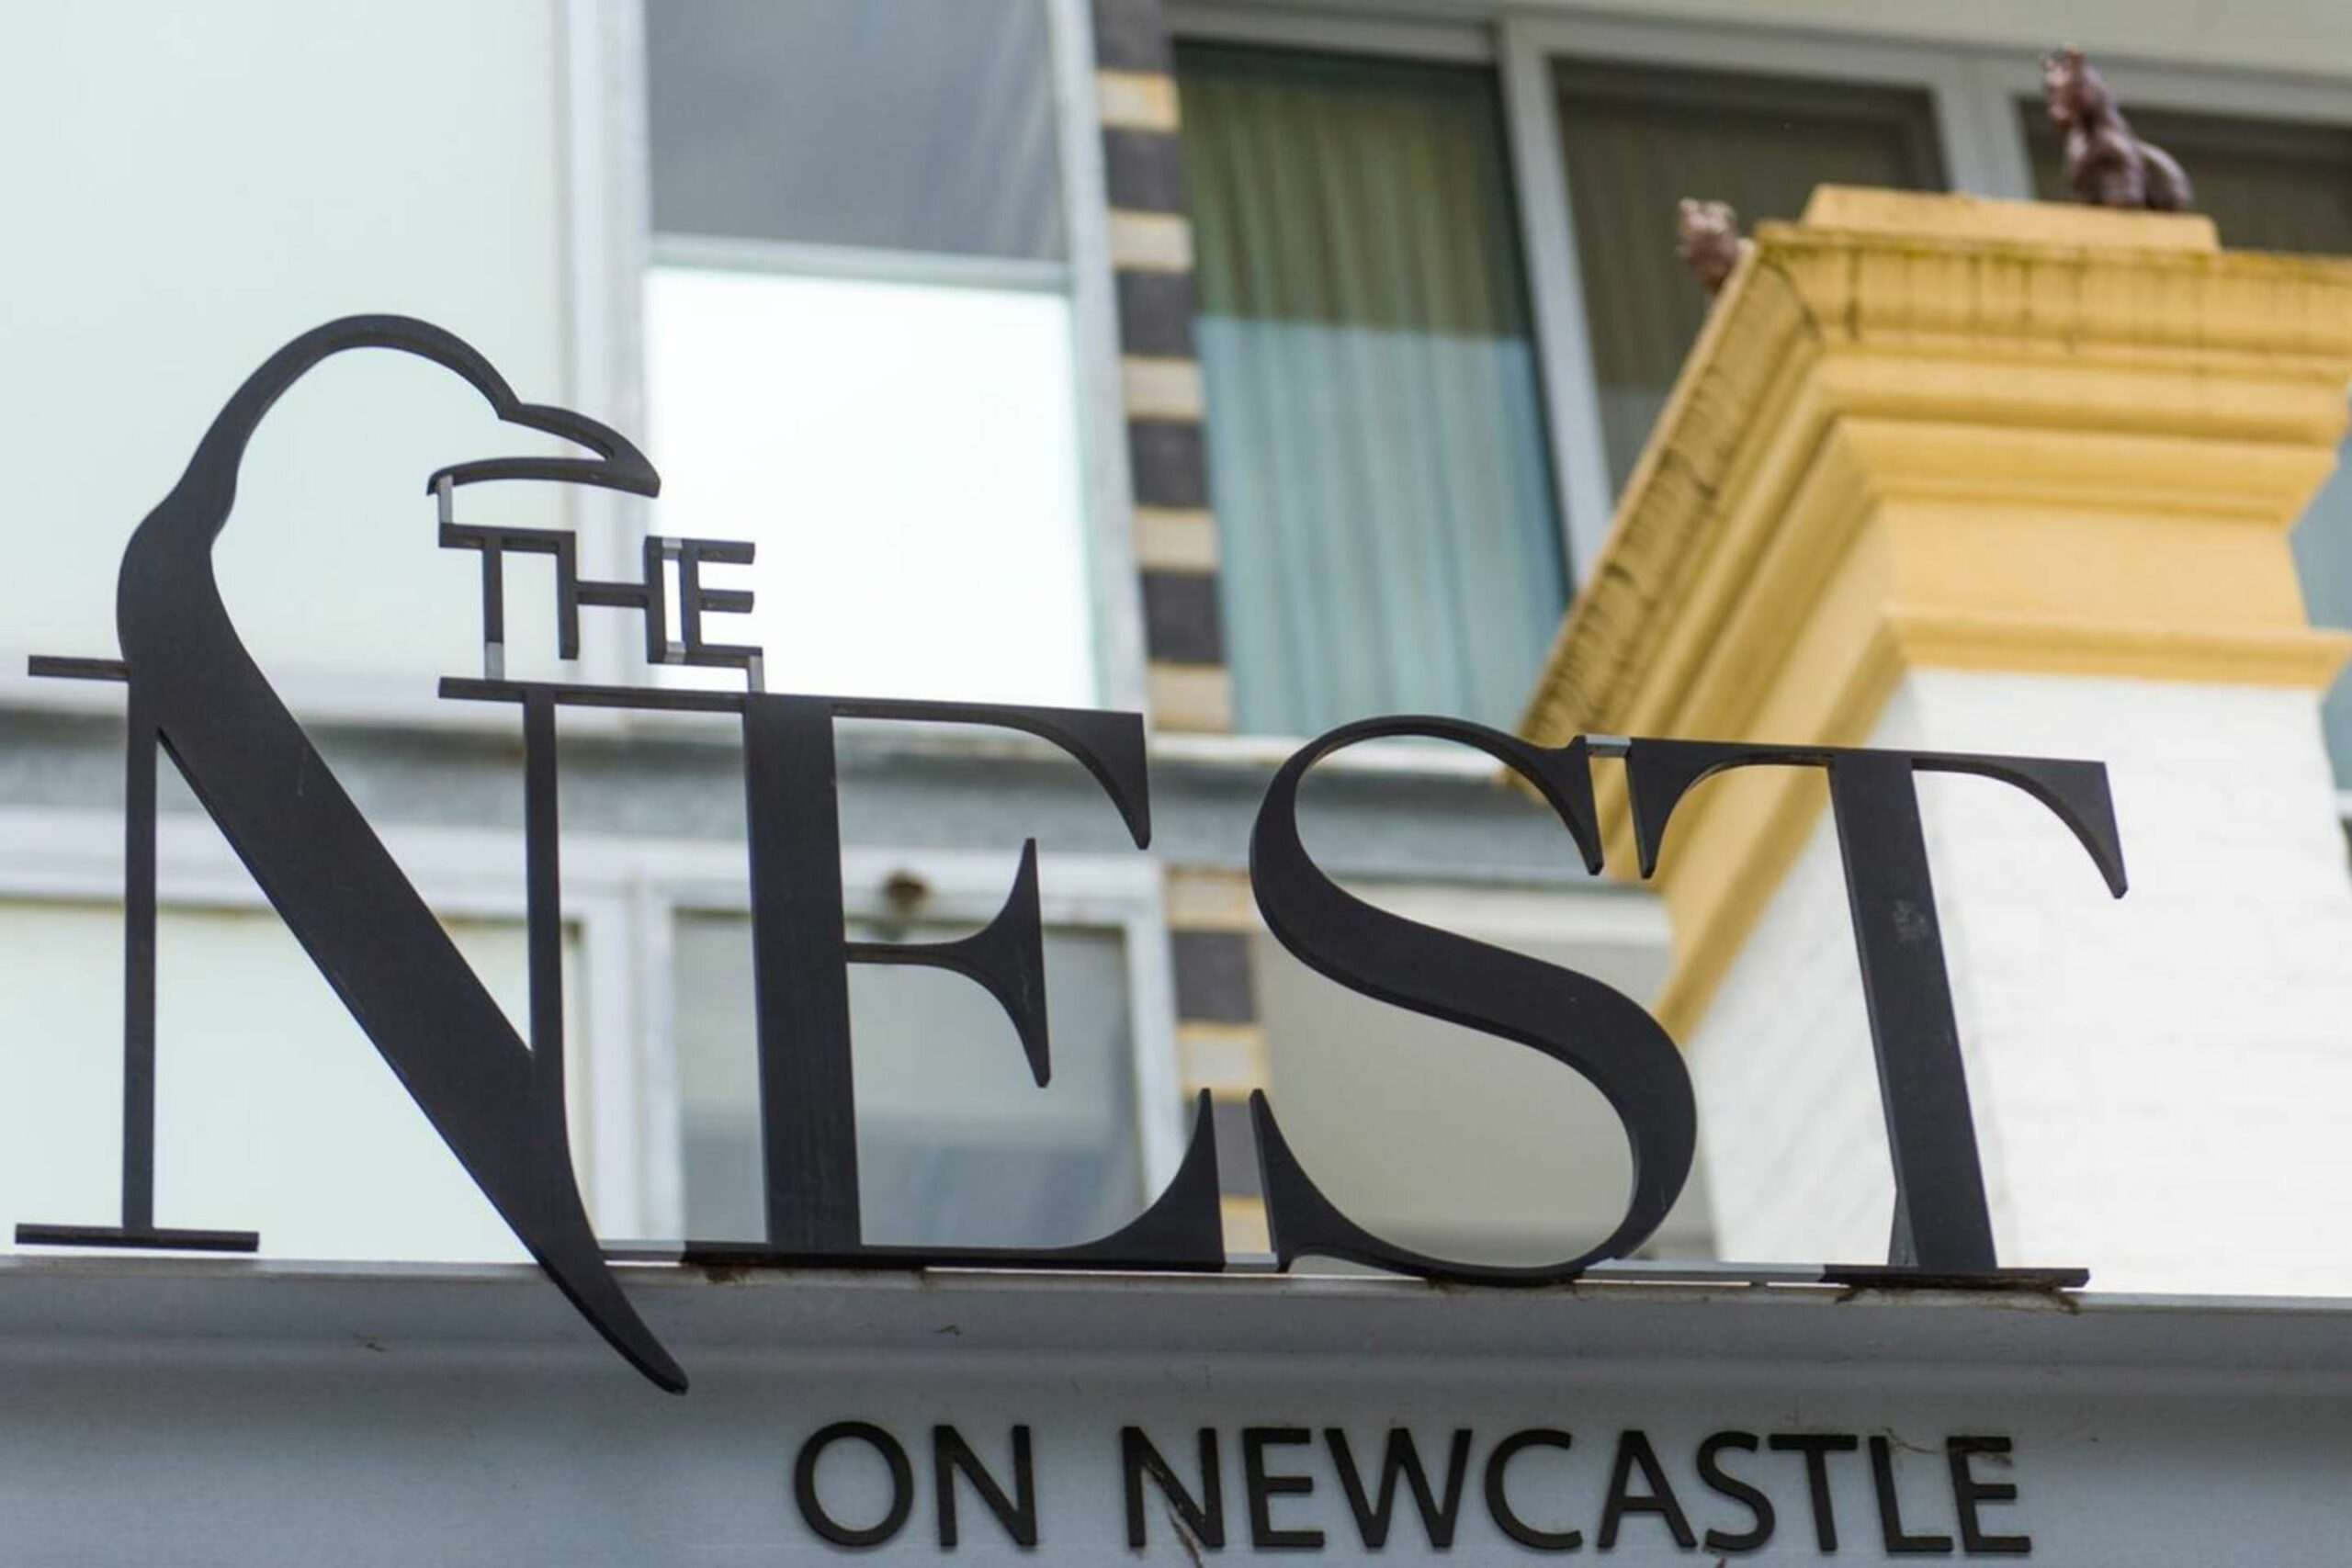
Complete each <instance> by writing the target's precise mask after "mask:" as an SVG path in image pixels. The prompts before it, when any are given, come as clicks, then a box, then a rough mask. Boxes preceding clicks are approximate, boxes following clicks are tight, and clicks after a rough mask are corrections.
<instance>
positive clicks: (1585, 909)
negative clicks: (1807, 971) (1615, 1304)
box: [1251, 882, 1714, 1265]
mask: <svg viewBox="0 0 2352 1568" xmlns="http://www.w3.org/2000/svg"><path fill="white" fill-rule="evenodd" d="M1350 891H1351V892H1353V893H1355V894H1356V895H1357V896H1358V897H1363V898H1367V899H1369V900H1371V901H1372V902H1373V903H1374V904H1376V905H1378V906H1380V907H1382V908H1386V909H1389V910H1391V911H1392V912H1394V913H1397V914H1400V915H1403V916H1405V917H1406V918H1408V919H1417V920H1420V921H1422V922H1424V923H1426V924H1431V925H1436V926H1440V927H1442V928H1443V929H1445V930H1448V931H1459V932H1461V933H1463V934H1464V935H1467V936H1470V937H1472V938H1475V939H1476V940H1477V941H1480V942H1490V943H1493V944H1495V945H1497V946H1499V947H1505V948H1510V949H1511V950H1513V951H1516V952H1520V953H1526V954H1528V955H1530V956H1532V957H1534V958H1538V959H1541V960H1543V961H1544V962H1545V963H1549V964H1565V965H1567V966H1570V967H1572V968H1575V969H1577V970H1579V971H1581V972H1583V973H1585V974H1588V975H1591V976H1596V977H1598V978H1600V979H1602V980H1604V981H1606V982H1607V983H1608V984H1610V985H1612V986H1615V987H1618V988H1619V989H1621V990H1623V991H1624V992H1625V993H1626V994H1627V995H1629V996H1636V997H1640V996H1648V995H1650V994H1651V993H1652V992H1653V991H1654V990H1655V989H1656V988H1657V985H1658V983H1659V982H1660V981H1661V980H1662V979H1663V978H1664V977H1665V969H1666V959H1667V942H1666V940H1665V936H1666V932H1665V931H1664V919H1663V914H1662V912H1661V911H1659V910H1658V909H1657V908H1656V907H1655V906H1648V907H1644V906H1641V905H1638V904H1635V903H1634V902H1632V901H1630V900H1629V901H1626V902H1625V903H1623V905H1620V906H1617V907H1614V908H1602V907H1599V906H1596V905H1594V904H1593V903H1591V902H1590V901H1588V900H1577V899H1564V898H1560V897H1556V896H1552V895H1545V894H1531V893H1527V892H1523V891H1518V890H1502V889H1496V888H1491V887H1490V888H1483V889H1473V888H1464V887H1430V886H1400V885H1396V884H1390V885H1385V886H1382V885H1374V884H1369V883H1363V882H1357V883H1354V884H1351V887H1350ZM1579 905H1581V906H1582V907H1581V908H1578V906H1579ZM1251 942H1252V943H1253V946H1254V948H1255V953H1254V955H1253V964H1252V972H1253V974H1254V975H1255V976H1256V982H1257V1002H1258V1009H1259V1017H1260V1020H1261V1022H1262V1023H1263V1024H1264V1026H1265V1030H1266V1049H1267V1089H1268V1093H1269V1094H1270V1096H1271V1097H1272V1100H1273V1103H1274V1108H1275V1111H1277V1113H1278V1114H1279V1115H1280V1116H1281V1118H1282V1126H1283V1136H1284V1137H1285V1138H1286V1139H1287V1140H1288V1141H1289V1142H1290V1144H1291V1146H1292V1148H1293V1150H1294V1152H1295V1153H1296V1154H1297V1156H1298V1157H1299V1159H1300V1161H1301V1162H1302V1163H1303V1164H1305V1166H1306V1168H1307V1169H1308V1170H1309V1171H1311V1172H1312V1173H1313V1175H1314V1177H1315V1179H1316V1181H1317V1184H1318V1185H1319V1186H1320V1187H1321V1188H1322V1189H1323V1190H1324V1191H1325V1192H1326V1193H1327V1194H1328V1195H1329V1197H1330V1198H1331V1200H1332V1201H1334V1202H1336V1203H1338V1204H1339V1205H1340V1208H1341V1209H1342V1210H1344V1211H1345V1212H1346V1213H1348V1214H1349V1215H1350V1216H1351V1218H1353V1219H1354V1220H1355V1221H1356V1222H1357V1223H1358V1224H1363V1225H1364V1226H1366V1227H1367V1228H1369V1229H1370V1230H1372V1231H1373V1232H1374V1234H1376V1235H1383V1236H1385V1237H1387V1238H1388V1239H1390V1240H1391V1241H1394V1242H1397V1244H1399V1245H1400V1246H1405V1247H1413V1248H1415V1249H1417V1250H1419V1251H1423V1252H1428V1253H1430V1254H1433V1255H1435V1256H1437V1257H1442V1258H1463V1259H1465V1260H1468V1261H1473V1262H1478V1263H1487V1264H1499V1265H1510V1264H1520V1265H1527V1264H1536V1263H1543V1262H1547V1261H1551V1260H1555V1259H1557V1258H1566V1257H1572V1256H1574V1255H1575V1254H1577V1253H1579V1252H1581V1251H1583V1250H1584V1249H1585V1248H1587V1247H1590V1246H1592V1245H1593V1244H1594V1243H1595V1242H1597V1241H1599V1240H1600V1238H1601V1237H1603V1236H1605V1235H1608V1234H1609V1233H1610V1231H1611V1229H1612V1228H1614V1226H1615V1225H1616V1224H1617V1222H1618V1221H1619V1220H1620V1219H1621V1218H1622V1217H1623V1213H1624V1205H1625V1195H1626V1191H1627V1190H1628V1185H1629V1182H1630V1179H1631V1172H1632V1156H1631V1155H1630V1153H1629V1152H1628V1150H1627V1147H1626V1144H1625V1135H1624V1131H1623V1127H1622V1126H1621V1125H1620V1124H1619V1122H1618V1120H1617V1116H1616V1113H1615V1112H1614V1111H1611V1109H1610V1107H1609V1103H1608V1101H1607V1100H1603V1099H1602V1098H1601V1096H1600V1091H1599V1090H1598V1089H1594V1088H1593V1087H1592V1086H1591V1085H1590V1084H1589V1083H1588V1082H1586V1081H1585V1080H1584V1079H1583V1078H1581V1077H1577V1075H1576V1074H1575V1073H1574V1072H1571V1071H1568V1070H1567V1069H1566V1068H1563V1067H1562V1066H1560V1065H1559V1064H1558V1063H1556V1062H1553V1061H1547V1060H1545V1059H1544V1057H1542V1056H1541V1055H1537V1054H1536V1053H1535V1052H1533V1051H1530V1050H1526V1049H1524V1048H1522V1047H1521V1046H1519V1045H1515V1044H1512V1043H1509V1042H1507V1041H1503V1040H1498V1039H1497V1038H1495V1037H1494V1036H1493V1035H1490V1034H1484V1033H1480V1032H1477V1031H1475V1030H1471V1029H1467V1028H1464V1027H1462V1026H1461V1025H1458V1024H1453V1023H1443V1022H1440V1021H1437V1020H1434V1019H1429V1018H1424V1017H1421V1016H1419V1014H1416V1013H1410V1012H1407V1011H1405V1010H1402V1009H1399V1008H1396V1007H1391V1006H1389V1005H1387V1004H1385V1003H1383V1002H1378V1001H1374V1000H1373V999H1371V998H1367V997H1363V996H1359V995H1357V994H1356V993H1355V992H1352V991H1350V990H1347V989H1344V988H1342V987H1339V986H1335V985H1333V984H1332V983H1331V982H1330V981H1329V980H1328V979H1326V978H1324V977H1323V976H1320V975H1317V974H1316V973H1314V972H1313V971H1312V970H1310V969H1308V968H1307V967H1306V965H1305V964H1302V963H1301V962H1299V960H1298V959H1296V958H1295V957H1294V956H1292V955H1291V954H1290V953H1287V952H1285V951H1284V950H1283V948H1282V947H1281V946H1280V945H1279V944H1277V943H1276V942H1275V941H1274V940H1273V938H1272V937H1271V936H1265V935H1258V936H1254V937H1252V938H1251ZM1643 1256H1645V1257H1648V1258H1710V1257H1713V1256H1714V1239H1713V1225H1712V1224H1711V1222H1710V1219H1709V1216H1708V1211H1707V1202H1706V1196H1705V1183H1704V1181H1703V1179H1702V1175H1701V1173H1698V1172H1694V1173H1693V1174H1692V1177H1691V1181H1690V1182H1689V1184H1688V1185H1687V1186H1686V1188H1685V1189H1684V1195H1683V1197H1682V1200H1681V1201H1679V1203H1677V1204H1676V1205H1675V1207H1674V1210H1673V1212H1672V1213H1670V1214H1669V1215H1668V1219H1667V1221H1666V1223H1665V1224H1663V1225H1661V1226H1660V1227H1659V1229H1658V1231H1657V1235H1654V1236H1653V1237H1652V1238H1651V1239H1650V1243H1649V1245H1648V1246H1647V1247H1645V1248H1644V1251H1643Z"/></svg>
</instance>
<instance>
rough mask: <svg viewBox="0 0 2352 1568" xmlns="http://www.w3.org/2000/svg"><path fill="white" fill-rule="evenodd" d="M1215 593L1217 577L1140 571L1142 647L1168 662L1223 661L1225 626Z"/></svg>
mask: <svg viewBox="0 0 2352 1568" xmlns="http://www.w3.org/2000/svg"><path fill="white" fill-rule="evenodd" d="M1216 595H1217V588H1216V578H1215V577H1214V576H1212V575H1210V574H1209V573H1207V572H1200V571H1147V572H1145V573H1144V574H1143V640H1144V648H1145V650H1146V651H1147V652H1148V653H1149V655H1150V656H1151V657H1152V658H1153V659H1154V660H1164V661H1166V662H1168V663H1170V664H1222V663H1224V662H1225V630H1224V623H1223V619H1222V617H1221V614H1220V612H1219V609H1218V606H1217V597H1216Z"/></svg>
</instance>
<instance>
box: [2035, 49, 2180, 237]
mask: <svg viewBox="0 0 2352 1568" xmlns="http://www.w3.org/2000/svg"><path fill="white" fill-rule="evenodd" d="M2041 97H2042V101H2043V103H2044V104H2046V105H2047V106H2048V107H2049V109H2050V123H2051V124H2052V125H2054V126H2056V127H2057V128H2058V129H2059V130H2063V131H2064V132H2065V133H2066V183H2067V184H2068V185H2069V186H2073V187H2074V191H2075V200H2077V201H2083V202H2088V203H2089V204H2090V205H2091V206H2093V207H2127V208H2150V209H2154V210H2155V211H2158V212H2186V211H2188V202H2189V186H2188V175H2186V174H2184V173H2183V172H2182V171H2181V167H2180V165H2179V164H2177V163H2176V162H2174V161H2173V157H2172V155H2171V154H2170V153H2168V152H2165V150H2164V149H2163V148H2161V147H2156V146H2154V145H2151V144H2150V143H2148V142H2145V141H2141V140H2140V139H2139V138H2138V137H2136V136H2134V135H2132V134H2131V122H2130V121H2129V120H2126V119H2125V118H2123V111H2122V110H2121V109H2120V108H2119V107H2116V103H2115V95H2114V94H2113V93H2111V92H2109V90H2108V85H2107V84H2106V82H2104V81H2103V80H2101V79H2100V77H2099V73H2098V72H2097V71H2095V70H2093V69H2092V68H2091V66H2090V64H2089V62H2086V61H2085V60H2084V59H2083V51H2081V50H2079V49H2062V50H2060V51H2058V52H2057V53H2055V54H2045V55H2043V56H2042V57H2041Z"/></svg>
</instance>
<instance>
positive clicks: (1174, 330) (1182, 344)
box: [1119, 272, 1193, 359]
mask: <svg viewBox="0 0 2352 1568" xmlns="http://www.w3.org/2000/svg"><path fill="white" fill-rule="evenodd" d="M1119 346H1120V348H1121V349H1123V350H1124V351H1125V352H1126V353H1128V354H1150V355H1166V356H1169V357H1181V358H1186V359H1189V358H1191V357H1192V355H1193V275H1192V274H1191V273H1189V272H1123V273H1121V274H1119Z"/></svg>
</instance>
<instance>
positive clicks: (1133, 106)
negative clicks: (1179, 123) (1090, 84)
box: [1094, 71, 1176, 130]
mask: <svg viewBox="0 0 2352 1568" xmlns="http://www.w3.org/2000/svg"><path fill="white" fill-rule="evenodd" d="M1094 98H1095V103H1096V104H1097V106H1098V109H1099V113H1100V114H1101V117H1102V120H1103V124H1104V125H1106V126H1116V127H1118V128H1119V129H1120V130H1175V129H1176V79H1175V78H1174V77H1172V76H1170V75H1168V74H1167V73H1164V72H1158V71H1097V72H1096V73H1094Z"/></svg>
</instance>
